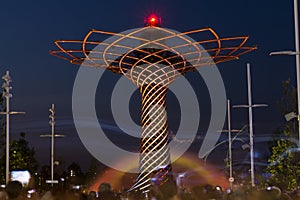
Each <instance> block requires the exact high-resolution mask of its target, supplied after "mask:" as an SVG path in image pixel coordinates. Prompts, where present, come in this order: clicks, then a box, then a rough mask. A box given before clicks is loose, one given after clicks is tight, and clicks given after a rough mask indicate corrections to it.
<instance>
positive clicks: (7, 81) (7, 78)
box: [0, 71, 25, 183]
mask: <svg viewBox="0 0 300 200" xmlns="http://www.w3.org/2000/svg"><path fill="white" fill-rule="evenodd" d="M2 79H3V80H4V81H5V82H4V83H3V85H2V88H3V90H4V91H3V96H4V97H5V99H6V111H5V112H0V114H2V115H6V161H5V165H6V169H5V182H6V183H8V181H9V116H10V115H15V114H25V112H16V111H9V99H10V98H11V97H12V95H11V94H10V90H11V89H12V87H11V86H10V82H12V80H11V77H10V76H9V71H6V74H5V75H4V76H3V77H2Z"/></svg>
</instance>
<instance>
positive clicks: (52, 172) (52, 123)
mask: <svg viewBox="0 0 300 200" xmlns="http://www.w3.org/2000/svg"><path fill="white" fill-rule="evenodd" d="M50 112H51V113H52V114H51V116H50V117H51V121H50V123H51V181H53V180H54V123H55V121H54V104H52V106H51V109H50ZM51 186H53V183H51Z"/></svg>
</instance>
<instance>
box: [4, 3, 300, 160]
mask: <svg viewBox="0 0 300 200" xmlns="http://www.w3.org/2000/svg"><path fill="white" fill-rule="evenodd" d="M153 12H154V13H157V14H159V15H160V16H161V17H162V26H163V27H166V28H171V29H174V30H177V31H180V32H183V31H187V30H191V29H198V28H205V27H211V28H213V29H214V30H215V31H216V32H217V33H218V34H219V36H220V37H231V36H240V35H249V36H250V39H249V41H248V43H247V44H249V45H253V46H255V45H257V46H258V50H256V51H254V52H251V53H249V54H247V55H244V56H242V57H241V58H240V59H239V60H237V61H231V62H228V63H221V64H218V68H219V70H220V72H221V74H222V77H223V80H224V84H225V87H226V93H227V97H228V98H230V99H231V102H232V104H246V103H247V80H246V63H247V62H250V63H251V70H252V93H253V102H254V103H267V104H268V105H269V107H268V108H260V109H257V110H255V111H254V123H255V134H269V135H270V134H272V133H273V132H274V130H275V129H276V127H277V126H278V124H280V123H283V116H282V115H281V114H280V112H279V111H278V110H277V107H276V101H278V100H279V99H280V97H281V95H282V86H281V85H282V82H283V81H284V80H287V79H288V78H291V80H292V83H293V84H295V78H296V77H295V62H294V61H295V58H294V57H293V56H275V57H270V56H269V53H270V52H271V51H276V50H294V26H293V1H292V0H289V1H280V0H265V1H260V0H252V1H238V0H228V1H221V0H216V1H204V0H198V1H196V0H194V1H192V0H185V1H179V0H173V1H166V0H149V1H133V0H127V1H114V0H112V1H96V0H93V1H83V0H82V1H78V0H74V1H58V0H52V1H31V0H29V1H2V2H1V5H0V24H1V29H0V30H1V31H0V74H4V73H5V71H6V70H10V73H11V77H12V79H13V83H12V86H13V90H12V94H13V98H12V100H11V105H12V107H11V108H12V109H13V110H16V111H25V112H26V113H27V114H26V115H24V116H13V117H12V120H11V130H12V133H11V137H12V138H18V133H19V132H21V131H24V132H26V138H27V140H29V143H30V145H31V146H32V147H34V148H35V149H36V150H37V152H36V156H37V159H38V160H39V161H40V162H41V163H48V161H49V159H50V158H49V156H50V148H49V147H50V140H47V139H45V138H39V135H40V134H43V133H48V132H49V131H50V125H49V124H48V121H49V119H48V115H49V112H48V109H49V108H50V106H51V104H52V103H55V105H56V110H57V112H56V116H57V126H56V130H57V132H58V133H62V134H66V136H67V137H66V138H62V139H57V140H56V142H57V143H56V144H57V147H56V157H63V158H64V159H65V160H66V161H67V162H70V161H77V162H81V163H82V162H84V163H86V162H89V158H90V156H89V153H88V152H87V151H86V150H85V149H84V147H83V146H82V145H81V143H80V140H79V138H78V136H77V133H76V130H75V127H74V125H73V119H72V99H71V98H72V87H73V82H74V79H75V77H76V73H77V70H78V68H79V66H75V65H71V64H69V63H68V62H66V61H63V60H61V59H58V58H56V57H53V56H51V55H50V54H49V51H50V50H53V49H55V48H56V47H55V45H54V43H53V41H54V40H57V39H83V37H84V36H85V34H86V33H88V31H89V30H91V29H101V30H106V31H113V32H121V31H124V30H128V29H132V28H137V27H142V26H143V18H144V17H145V16H147V15H148V14H150V13H153ZM108 76H110V75H108ZM189 76H190V75H189ZM105 80H106V82H105V83H106V84H107V85H110V84H111V83H110V82H109V81H110V80H111V79H110V78H107V79H105ZM201 84H203V83H201V81H200V82H199V86H196V88H197V89H196V90H197V93H198V95H201V94H200V93H201V88H202V87H203V85H201ZM105 94H106V93H105V91H104V93H101V94H97V95H98V96H99V98H101V95H102V96H103V95H105ZM204 96H205V95H204ZM205 105H206V100H203V101H202V102H201V106H203V107H205ZM105 106H106V105H105V104H104V103H101V102H100V101H99V103H98V104H97V111H99V112H101V109H102V108H103V107H105ZM103 109H104V108H103ZM102 117H103V118H102V119H100V120H103V121H106V122H107V127H108V129H109V127H110V123H111V122H112V119H111V118H110V115H109V114H106V113H104V114H103V115H102ZM201 117H202V115H201ZM202 118H203V120H204V122H203V124H205V115H203V117H202ZM232 123H233V125H232V126H233V127H234V128H241V127H242V126H243V125H245V124H247V110H238V111H237V110H234V111H232ZM111 129H112V132H113V129H114V126H113V125H111ZM200 129H201V128H200ZM204 129H205V128H204ZM74 152H76V154H74ZM83 158H84V159H83ZM82 165H84V164H82Z"/></svg>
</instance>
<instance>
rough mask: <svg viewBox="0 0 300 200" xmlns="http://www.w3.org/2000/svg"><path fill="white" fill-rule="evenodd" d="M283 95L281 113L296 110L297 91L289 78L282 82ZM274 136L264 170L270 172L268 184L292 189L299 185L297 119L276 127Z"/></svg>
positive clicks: (299, 167) (280, 105) (299, 162)
mask: <svg viewBox="0 0 300 200" xmlns="http://www.w3.org/2000/svg"><path fill="white" fill-rule="evenodd" d="M283 89H284V90H283V97H282V98H281V101H280V103H279V109H280V111H281V113H282V114H283V115H284V114H287V113H289V112H292V111H296V108H297V91H296V89H295V87H293V86H291V85H290V80H287V81H285V82H283ZM276 133H277V137H276V138H274V139H275V140H274V142H273V143H272V148H271V152H272V154H271V156H270V158H269V159H268V162H269V166H268V167H267V168H266V172H268V173H270V174H271V178H270V180H269V184H271V185H275V186H278V187H280V188H281V189H282V190H287V191H292V190H295V189H297V187H298V186H300V178H299V177H300V152H299V151H298V149H297V142H298V138H297V136H298V124H297V120H296V119H294V120H291V121H289V122H286V124H285V126H284V127H283V128H280V129H279V128H278V129H277V131H276Z"/></svg>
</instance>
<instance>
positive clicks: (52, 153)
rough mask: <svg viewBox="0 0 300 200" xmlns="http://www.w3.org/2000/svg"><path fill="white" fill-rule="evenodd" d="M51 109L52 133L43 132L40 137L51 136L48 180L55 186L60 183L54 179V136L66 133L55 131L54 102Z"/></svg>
mask: <svg viewBox="0 0 300 200" xmlns="http://www.w3.org/2000/svg"><path fill="white" fill-rule="evenodd" d="M49 111H50V113H51V114H50V115H49V118H50V121H49V124H50V125H51V134H43V135H40V137H51V159H50V160H51V165H50V166H51V180H47V183H51V185H52V186H53V183H58V181H57V180H54V138H55V137H64V135H61V134H55V132H54V125H55V107H54V104H52V106H51V108H50V109H49Z"/></svg>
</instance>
